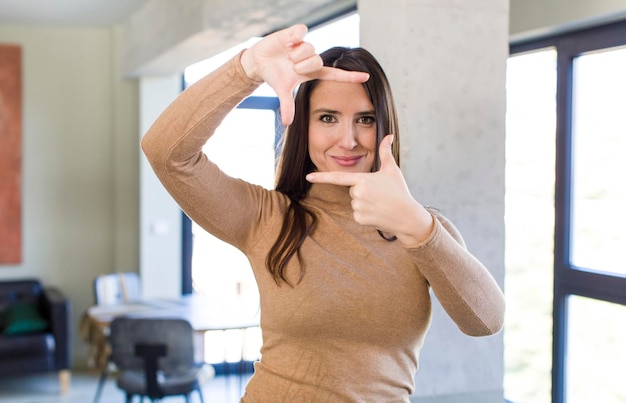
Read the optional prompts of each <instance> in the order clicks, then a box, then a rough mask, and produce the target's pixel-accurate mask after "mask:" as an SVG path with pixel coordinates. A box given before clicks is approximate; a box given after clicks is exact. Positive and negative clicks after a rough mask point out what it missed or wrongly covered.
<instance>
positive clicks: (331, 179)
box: [306, 172, 362, 186]
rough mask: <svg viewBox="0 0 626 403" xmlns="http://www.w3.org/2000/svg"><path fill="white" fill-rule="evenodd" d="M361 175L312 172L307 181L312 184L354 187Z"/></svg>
mask: <svg viewBox="0 0 626 403" xmlns="http://www.w3.org/2000/svg"><path fill="white" fill-rule="evenodd" d="M360 175H362V174H361V173H357V172H311V173H310V174H308V175H307V176H306V180H308V181H309V182H311V183H329V184H331V185H340V186H354V185H356V184H357V182H358V179H359V176H360Z"/></svg>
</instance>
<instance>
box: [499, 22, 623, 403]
mask: <svg viewBox="0 0 626 403" xmlns="http://www.w3.org/2000/svg"><path fill="white" fill-rule="evenodd" d="M624 46H626V22H620V23H613V24H608V25H605V26H602V27H597V28H592V29H586V30H581V31H579V32H573V33H567V34H560V35H555V36H552V37H548V38H543V39H541V40H534V41H528V42H524V43H516V44H514V45H513V46H512V47H511V54H512V57H511V59H510V66H509V67H510V70H509V72H510V73H511V74H510V76H509V84H510V86H511V88H512V82H511V80H517V81H518V84H519V83H521V82H525V83H527V84H526V85H528V86H531V85H533V83H534V82H535V80H537V81H541V79H542V78H541V77H544V76H545V75H546V74H548V75H550V74H555V77H556V81H555V82H556V91H555V92H553V93H552V94H551V93H547V94H546V93H545V91H544V90H545V89H546V88H545V87H542V88H537V89H536V93H535V94H531V99H534V104H533V103H531V104H529V105H528V106H527V109H525V110H523V111H522V112H518V115H519V117H522V118H521V119H520V122H518V124H520V125H523V124H526V123H527V122H528V121H531V122H533V121H538V120H541V114H539V115H538V114H537V112H536V110H535V109H534V108H535V107H536V106H537V105H544V104H545V105H549V104H550V103H553V104H554V109H553V111H554V117H555V119H554V121H555V126H554V127H555V131H554V133H555V137H554V138H555V141H554V162H555V164H554V167H555V169H554V170H553V171H552V172H554V173H555V174H554V178H555V181H554V237H553V239H554V253H553V262H554V263H553V281H552V283H553V286H552V293H551V294H552V295H550V298H551V299H552V362H551V366H550V367H551V379H550V380H551V384H550V386H551V388H550V389H551V395H550V396H548V395H547V393H546V388H545V387H544V385H545V384H546V382H545V376H546V375H545V374H546V369H547V368H546V365H545V364H546V363H545V360H544V359H543V358H542V357H545V356H546V355H548V356H549V354H550V351H549V349H548V348H547V347H546V343H545V340H546V334H545V320H544V319H545V318H544V317H543V316H545V315H544V314H540V312H544V313H545V310H546V306H545V298H546V295H545V294H546V292H547V289H546V282H549V276H548V275H547V274H546V273H545V267H543V266H541V269H540V271H537V269H538V267H537V265H536V264H534V263H533V262H534V260H533V259H535V258H536V256H537V254H538V253H541V254H545V251H544V252H538V251H541V250H543V249H544V248H545V247H550V246H551V245H550V243H549V242H544V243H543V244H541V245H539V244H538V245H535V247H530V245H529V248H528V249H527V250H526V251H525V255H526V256H527V257H524V256H522V254H520V255H518V256H517V257H518V258H519V259H520V260H510V259H509V258H510V257H511V254H512V253H513V252H512V250H514V248H515V247H516V246H517V245H514V244H513V243H512V242H509V240H510V239H509V237H508V235H509V231H510V229H509V228H507V275H509V269H510V268H511V267H513V266H512V265H515V264H521V265H526V266H527V268H526V269H525V270H526V271H527V273H525V274H522V275H520V276H519V277H514V278H512V279H507V283H506V284H507V298H509V301H510V302H511V303H513V307H515V304H520V305H519V306H518V308H520V310H519V312H518V311H516V310H513V311H510V310H509V311H508V312H507V314H508V316H509V317H508V319H507V320H508V322H507V324H509V325H510V326H511V327H509V328H508V330H507V332H505V350H506V351H507V353H506V360H507V362H506V367H507V372H506V379H507V382H505V389H506V392H507V398H509V399H510V400H512V401H514V402H517V401H520V402H525V401H532V402H537V403H542V402H549V401H550V399H551V401H552V402H553V403H564V402H566V403H578V402H581V403H582V402H603V403H618V402H624V401H626V388H624V386H623V385H624V380H623V372H624V371H623V364H624V362H626V345H625V344H624V343H623V342H622V341H621V339H620V335H621V334H623V333H624V332H626V307H624V305H626V265H625V264H624V263H623V259H621V256H620V255H619V252H621V250H622V248H624V246H626V235H625V234H626V233H625V232H624V226H625V225H626V214H624V212H623V206H624V205H625V202H626V182H624V180H623V178H622V176H623V174H624V172H626V165H625V164H624V159H623V156H624V154H625V153H626V118H625V116H624V113H623V109H624V108H623V105H624V101H623V100H624V94H625V93H626V73H625V72H626V49H625V48H624ZM546 49H552V50H549V51H546ZM546 52H553V54H554V55H555V57H553V58H552V62H551V65H542V62H541V59H542V56H545V55H547V53H546ZM518 61H524V62H525V63H528V65H527V67H526V68H525V70H520V71H518V72H517V73H514V69H513V66H514V65H515V64H516V63H517V62H518ZM542 66H543V67H542ZM538 68H540V69H541V72H539V73H538V71H537V70H536V69H538ZM550 88H554V87H550ZM508 97H509V112H512V111H515V106H516V105H517V102H518V100H517V99H515V98H514V97H515V93H513V92H511V93H509V95H508ZM512 122H513V121H512V120H511V121H509V120H508V119H507V158H508V157H509V151H511V152H513V148H516V147H514V145H516V144H517V143H515V141H516V137H515V130H513V128H511V127H510V126H509V125H510V124H511V123H512ZM528 129H530V130H532V129H533V126H532V125H531V126H528ZM535 135H536V133H535V132H533V133H530V132H529V133H525V134H518V136H520V137H519V138H518V141H519V140H520V139H521V138H522V136H527V137H528V141H529V142H530V143H531V144H532V146H531V149H530V150H528V152H529V153H531V155H529V156H527V157H526V158H527V159H528V160H529V161H531V160H532V159H533V158H535V155H534V154H540V155H542V154H544V152H545V150H547V149H552V147H548V148H542V147H541V145H540V144H533V143H534V138H535V137H534V136H535ZM546 135H549V134H548V133H547V132H546ZM517 145H518V144H517ZM520 150H523V148H520ZM545 158H547V156H545ZM508 162H509V161H507V175H508V174H509V167H508ZM533 168H534V165H533V164H530V165H529V170H528V172H527V173H526V175H527V176H529V177H530V176H531V175H532V172H533ZM552 172H550V171H548V170H547V169H546V171H545V175H546V177H549V176H551V175H552ZM520 174H521V172H520ZM538 179H543V180H545V177H544V178H541V177H538ZM515 180H516V178H515V176H510V177H508V178H507V225H508V224H509V223H510V222H511V221H509V216H510V213H513V211H514V210H513V207H514V206H515V203H511V202H510V199H509V196H513V194H509V193H508V192H509V184H510V183H513V182H514V181H515ZM543 180H541V181H539V182H538V183H537V184H533V187H532V188H531V190H530V193H536V192H537V189H538V188H539V187H541V186H542V185H541V184H542V183H544V182H543ZM516 203H518V204H519V205H521V204H522V203H523V197H522V198H518V199H517V200H516ZM509 207H511V210H513V211H509ZM539 211H541V210H539ZM520 214H521V212H520ZM522 217H524V220H525V221H526V224H524V223H522V224H521V225H526V232H527V233H528V236H529V237H531V238H533V237H536V236H539V237H543V235H542V234H543V231H544V229H545V228H547V223H546V220H548V219H549V216H547V215H546V214H542V213H539V214H538V210H536V209H534V208H533V204H532V203H526V209H525V211H524V213H523V216H522ZM520 228H523V227H520ZM509 287H510V288H509ZM512 291H513V292H514V294H511V292H512ZM515 292H517V294H515ZM512 295H514V296H515V297H516V298H517V297H518V298H521V300H520V301H513V300H512V299H511V297H512ZM538 301H543V302H541V305H542V307H541V308H540V309H539V310H537V309H536V305H537V303H538ZM524 304H526V307H524V306H522V305H524ZM533 309H535V311H534V313H533V314H531V315H525V313H526V314H528V312H530V311H533ZM516 314H519V315H516ZM513 324H514V325H515V326H517V327H513ZM519 329H522V331H523V332H524V333H525V335H526V336H525V337H518V335H516V334H515V332H516V331H517V330H519ZM509 333H510V334H509ZM533 335H534V336H535V337H533ZM528 345H535V346H536V347H537V348H539V347H540V346H541V349H542V353H541V354H525V353H524V350H525V349H526V348H527V346H528ZM513 350H518V352H517V353H515V354H517V355H515V356H514V355H513V353H512V351H513ZM516 377H517V381H519V383H518V382H513V381H512V379H516ZM508 381H510V382H508ZM525 385H528V386H530V387H533V386H534V385H539V389H540V390H539V391H538V393H537V394H536V395H535V396H532V395H531V394H530V393H532V391H531V390H530V389H525V388H526V386H525Z"/></svg>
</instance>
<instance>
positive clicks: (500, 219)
mask: <svg viewBox="0 0 626 403" xmlns="http://www.w3.org/2000/svg"><path fill="white" fill-rule="evenodd" d="M508 6H509V3H508V1H506V0H482V1H480V2H466V1H459V0H413V1H397V0H394V1H385V2H381V1H378V0H359V1H358V9H359V14H360V16H361V45H362V46H363V47H365V48H367V49H368V50H370V51H371V52H372V53H373V54H374V55H375V56H376V57H377V58H378V59H379V60H380V62H381V64H382V65H383V67H384V69H385V71H386V72H387V73H388V75H389V78H390V81H391V83H392V87H393V89H394V94H395V99H396V102H397V104H398V106H399V114H400V120H401V123H400V127H401V146H402V161H403V162H404V163H403V166H402V168H403V171H404V173H405V176H406V179H407V183H408V185H409V187H410V189H411V192H412V193H413V195H414V196H415V197H416V198H417V199H418V200H420V201H421V202H422V203H423V204H425V205H431V206H435V207H437V208H439V209H441V210H442V212H443V213H444V215H446V216H448V217H449V218H450V219H452V220H453V222H454V223H455V224H456V225H457V226H458V227H459V229H460V230H461V232H462V234H463V235H464V237H465V240H466V242H467V245H468V248H469V250H470V251H471V252H472V253H473V254H474V255H475V256H476V257H478V258H479V259H480V260H481V261H482V262H483V263H484V264H485V265H486V266H487V268H489V270H490V271H491V272H492V274H493V275H494V277H495V278H496V280H497V281H498V283H499V284H500V285H501V286H503V284H504V141H505V74H506V59H507V57H508V21H509V9H508ZM503 371H504V370H503V338H502V333H500V334H498V335H495V336H490V337H486V338H472V337H469V336H466V335H463V334H462V333H461V332H460V331H459V330H458V329H457V327H456V326H455V325H454V323H453V322H452V321H451V320H450V319H449V318H448V316H447V315H446V313H445V311H443V309H442V308H441V306H440V305H439V304H438V302H435V306H434V319H433V324H432V328H431V330H430V332H429V334H428V335H427V338H426V343H425V345H424V348H423V350H422V353H421V358H420V371H419V372H418V374H417V376H416V390H415V393H414V395H413V396H412V401H414V402H420V403H424V402H429V403H430V402H433V403H434V402H437V403H444V402H454V403H465V402H473V403H474V402H475V403H491V402H493V403H496V402H497V403H501V402H502V401H503Z"/></svg>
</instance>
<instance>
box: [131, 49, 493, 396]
mask: <svg viewBox="0 0 626 403" xmlns="http://www.w3.org/2000/svg"><path fill="white" fill-rule="evenodd" d="M257 86H258V83H255V82H253V81H251V80H250V79H249V78H248V77H247V76H246V74H245V72H244V71H243V69H242V67H241V64H240V62H239V56H238V57H235V58H233V59H232V60H231V61H230V62H228V63H226V64H225V65H224V66H222V67H221V68H220V69H218V70H217V71H216V72H214V73H212V74H211V75H209V76H207V77H205V78H203V79H202V80H200V81H198V82H197V83H196V84H194V85H192V86H191V87H190V88H188V89H187V90H185V91H184V92H183V93H182V94H181V95H180V96H179V97H178V98H177V99H176V100H175V101H174V102H173V103H172V104H171V105H170V106H169V107H168V108H167V109H166V110H165V111H164V112H163V113H162V115H161V116H160V117H159V118H158V119H157V120H156V122H155V123H154V125H153V126H152V127H151V129H150V130H149V131H148V133H147V134H146V136H145V137H144V139H143V140H142V148H143V150H144V152H145V154H146V156H147V157H148V160H149V161H150V163H151V164H152V167H153V169H154V171H155V173H156V174H157V176H158V177H159V179H160V180H161V182H162V183H163V185H164V186H165V187H166V188H167V190H168V191H169V192H170V194H171V195H172V196H173V197H174V199H175V200H176V201H177V202H178V203H179V205H180V206H181V208H182V209H183V210H184V211H185V212H186V213H187V214H188V215H189V216H190V217H191V218H192V219H193V220H194V221H195V222H196V223H198V224H199V225H201V226H202V227H203V228H205V229H206V230H207V231H208V232H210V233H212V234H213V235H215V236H217V237H218V238H220V239H222V240H224V241H226V242H228V243H230V244H232V245H234V246H235V247H237V248H239V249H240V250H241V251H243V252H244V253H245V254H246V256H247V257H248V259H249V260H250V264H251V267H252V270H253V271H254V275H255V277H256V280H257V284H258V287H259V292H260V299H261V329H262V332H263V347H262V350H261V355H262V358H261V360H260V361H259V362H257V363H256V365H255V373H254V375H253V377H252V378H251V380H250V381H249V383H248V385H247V388H246V393H245V395H244V396H243V398H242V401H244V402H246V403H253V402H267V403H276V402H315V403H320V402H377V403H382V402H407V401H408V397H409V395H410V394H411V393H412V392H413V388H414V376H415V373H416V371H417V368H418V354H419V350H420V348H421V346H422V343H423V340H424V336H425V335H426V332H427V330H428V327H429V325H430V320H431V301H430V293H429V288H431V287H432V290H433V291H434V293H435V294H436V296H437V298H438V299H439V300H440V302H441V303H442V305H443V307H444V308H445V309H446V311H447V313H448V314H449V315H450V317H451V318H452V319H453V320H454V321H455V322H456V324H457V325H458V327H459V328H460V329H461V330H462V331H463V332H464V333H467V334H469V335H474V336H482V335H490V334H493V333H495V332H498V331H499V330H500V328H501V327H502V323H503V316H504V299H503V295H502V292H501V291H500V289H499V287H498V285H497V284H496V282H495V281H494V279H493V278H492V276H491V275H490V274H489V272H488V271H487V269H486V268H485V267H484V266H483V265H482V264H481V263H480V262H479V261H478V260H477V259H476V258H474V257H473V256H472V255H471V254H470V253H469V252H468V251H467V250H466V249H465V247H464V244H463V241H462V239H461V238H460V235H459V234H458V232H457V231H456V229H455V228H454V226H453V225H452V224H450V223H449V222H448V221H447V220H445V218H443V217H442V216H440V215H437V214H435V217H436V218H437V219H436V220H435V226H434V230H433V232H432V234H431V235H430V237H429V238H428V239H427V241H426V242H425V243H424V244H423V245H421V246H420V247H418V248H413V249H406V248H404V247H403V246H402V245H401V244H400V242H398V241H396V242H388V241H386V240H384V239H382V238H381V237H380V236H379V235H378V233H377V232H376V230H375V229H374V228H370V227H365V226H362V225H360V224H358V223H356V222H355V221H354V219H353V217H352V212H351V208H350V196H349V193H348V188H345V187H340V186H335V185H327V184H314V185H313V186H312V188H311V190H310V192H309V194H308V196H307V197H306V198H305V200H304V201H303V204H305V205H306V206H307V207H309V208H310V209H311V210H312V211H313V212H314V213H315V214H316V215H317V217H318V224H317V227H316V228H315V230H314V232H313V233H312V234H311V235H310V236H309V237H308V238H307V239H306V240H305V241H304V243H303V244H302V246H301V248H300V260H298V259H295V258H294V259H292V260H291V261H290V263H289V265H288V269H287V276H288V278H289V279H290V280H292V283H295V281H296V280H297V278H298V275H299V273H300V267H299V264H300V262H302V263H303V264H304V265H305V267H306V274H305V276H304V279H303V280H302V282H300V283H299V284H297V285H295V286H294V287H290V286H288V285H286V284H282V285H280V286H278V285H277V284H276V282H275V281H274V279H273V278H272V277H271V276H270V274H269V272H268V271H267V269H266V267H265V257H266V253H267V251H268V250H269V249H270V247H271V246H272V244H273V242H274V240H275V239H276V236H277V234H278V232H279V231H280V228H281V225H282V220H283V216H284V213H285V211H286V208H287V206H288V203H289V200H288V198H287V197H285V196H284V195H283V194H281V193H278V192H275V191H270V190H266V189H264V188H262V187H260V186H256V185H252V184H249V183H246V182H245V181H242V180H239V179H235V178H231V177H229V176H228V175H226V174H224V173H223V172H222V171H220V170H219V168H218V167H217V166H216V165H214V164H213V163H211V162H210V161H209V160H208V159H207V157H206V155H204V154H203V153H202V147H203V146H204V144H205V143H206V141H207V140H208V138H209V137H210V136H211V135H212V134H213V132H214V130H215V128H216V127H217V126H218V125H219V124H220V122H221V120H222V119H223V118H224V116H225V115H226V114H227V113H228V112H229V111H230V110H231V109H232V108H234V107H235V106H236V105H237V104H238V103H239V102H240V101H241V100H243V98H244V97H246V96H247V95H249V94H250V93H251V92H252V91H253V90H254V89H255V88H256V87H257ZM233 135H237V134H236V133H233Z"/></svg>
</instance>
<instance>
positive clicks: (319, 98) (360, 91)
mask: <svg viewBox="0 0 626 403" xmlns="http://www.w3.org/2000/svg"><path fill="white" fill-rule="evenodd" d="M342 106H343V107H348V106H350V107H358V108H361V109H373V105H372V102H371V101H370V99H369V96H368V95H367V92H366V91H365V88H364V87H363V85H362V84H359V83H343V82H337V81H327V80H322V81H320V82H319V83H318V84H317V86H316V87H315V88H314V89H313V92H312V93H311V109H314V108H315V107H332V109H337V110H339V109H343V108H340V107H342Z"/></svg>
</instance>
